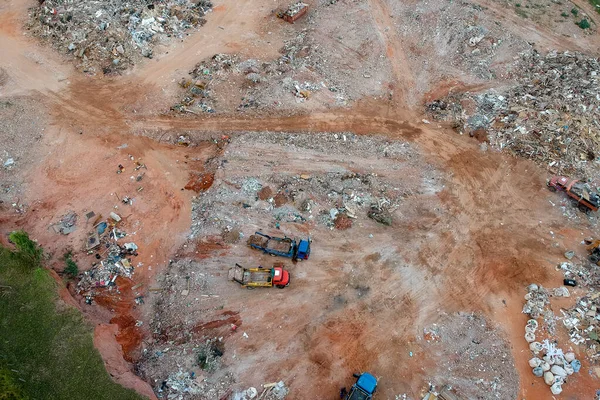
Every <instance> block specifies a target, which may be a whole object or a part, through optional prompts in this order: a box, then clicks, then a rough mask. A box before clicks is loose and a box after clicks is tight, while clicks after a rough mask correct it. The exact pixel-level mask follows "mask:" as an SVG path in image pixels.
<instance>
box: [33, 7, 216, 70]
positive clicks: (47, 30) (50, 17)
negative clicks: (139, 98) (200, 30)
mask: <svg viewBox="0 0 600 400" xmlns="http://www.w3.org/2000/svg"><path fill="white" fill-rule="evenodd" d="M211 8H212V4H211V2H210V1H207V0H200V1H193V2H192V1H188V0H167V1H160V2H147V1H144V0H125V1H121V0H109V1H87V0H69V1H67V0H46V1H41V2H40V5H39V6H37V7H33V8H31V9H30V21H29V27H30V31H32V32H33V34H34V35H36V36H39V37H41V38H43V39H46V40H48V41H50V42H51V43H52V44H53V45H54V47H56V48H57V49H58V50H59V51H61V52H63V53H67V54H70V55H72V56H73V57H75V58H76V60H77V62H78V66H79V67H80V68H82V69H83V70H84V71H87V72H91V73H97V72H99V70H97V67H100V68H101V70H102V71H103V72H104V73H109V72H111V71H113V70H120V69H125V68H127V67H129V66H131V65H133V64H135V62H136V60H137V58H139V56H144V57H152V49H153V47H154V45H155V44H158V43H160V42H161V41H164V40H166V39H167V38H169V37H178V38H182V37H183V34H184V32H185V31H187V30H189V29H191V28H194V27H196V26H202V25H203V24H204V23H205V22H206V20H205V19H204V18H203V17H204V16H205V14H206V13H207V12H208V11H209V10H210V9H211Z"/></svg>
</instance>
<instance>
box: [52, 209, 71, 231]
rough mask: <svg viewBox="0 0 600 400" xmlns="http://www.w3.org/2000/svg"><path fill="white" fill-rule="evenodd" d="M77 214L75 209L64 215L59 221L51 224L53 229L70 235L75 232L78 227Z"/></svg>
mask: <svg viewBox="0 0 600 400" xmlns="http://www.w3.org/2000/svg"><path fill="white" fill-rule="evenodd" d="M76 224H77V214H76V213H75V212H74V211H70V212H69V213H67V214H66V215H64V216H63V217H62V218H61V219H60V221H59V222H57V223H56V224H53V225H50V227H51V228H52V230H54V232H56V233H62V234H63V235H68V234H69V233H72V232H75V229H77V227H76V226H75V225H76Z"/></svg>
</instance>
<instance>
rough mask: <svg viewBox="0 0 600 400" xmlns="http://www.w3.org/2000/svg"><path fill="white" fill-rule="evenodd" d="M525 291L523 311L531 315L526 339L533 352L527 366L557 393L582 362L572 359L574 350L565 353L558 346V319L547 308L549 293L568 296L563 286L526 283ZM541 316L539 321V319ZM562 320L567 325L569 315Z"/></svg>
mask: <svg viewBox="0 0 600 400" xmlns="http://www.w3.org/2000/svg"><path fill="white" fill-rule="evenodd" d="M527 290H528V291H527V294H526V295H525V305H524V306H523V313H525V314H528V315H529V316H530V318H531V319H530V320H528V321H527V324H526V325H525V340H526V341H527V343H529V349H530V350H531V352H532V354H533V358H531V359H530V360H529V366H530V367H531V368H532V372H533V374H534V375H535V376H536V377H539V378H543V380H544V382H545V383H546V385H548V386H550V391H551V392H552V394H554V395H558V394H560V393H561V392H562V390H563V389H562V386H563V385H564V384H565V383H567V380H568V377H569V376H570V375H572V374H573V373H576V372H579V370H580V369H581V361H579V360H577V359H576V358H575V354H574V353H573V352H570V351H569V352H564V351H563V350H562V349H561V348H559V347H558V344H557V341H556V338H555V337H554V336H555V334H556V321H557V318H556V317H555V315H554V313H553V312H552V310H551V309H550V296H554V297H569V296H570V293H569V290H568V289H567V288H566V287H559V288H555V289H553V290H546V289H545V288H544V287H542V286H539V285H536V284H531V285H529V286H528V288H527ZM540 317H542V323H540V322H538V319H539V318H540ZM563 323H564V324H565V326H567V327H569V325H570V324H571V322H570V321H569V319H568V318H565V319H564V320H563ZM571 337H573V336H571ZM571 341H573V339H571ZM573 343H575V344H579V343H577V342H573Z"/></svg>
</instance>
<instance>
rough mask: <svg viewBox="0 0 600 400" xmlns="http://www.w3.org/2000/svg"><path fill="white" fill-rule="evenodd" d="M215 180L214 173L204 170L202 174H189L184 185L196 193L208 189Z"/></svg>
mask: <svg viewBox="0 0 600 400" xmlns="http://www.w3.org/2000/svg"><path fill="white" fill-rule="evenodd" d="M214 180H215V174H214V173H212V172H206V173H204V174H194V173H191V174H190V180H189V182H188V183H187V184H186V185H185V189H186V190H193V191H194V192H196V193H200V192H203V191H205V190H208V189H209V188H210V187H211V186H212V184H213V182H214Z"/></svg>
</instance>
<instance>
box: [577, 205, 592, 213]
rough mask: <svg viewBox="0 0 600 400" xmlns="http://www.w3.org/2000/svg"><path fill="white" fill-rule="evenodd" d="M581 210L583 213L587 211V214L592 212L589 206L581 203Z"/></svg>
mask: <svg viewBox="0 0 600 400" xmlns="http://www.w3.org/2000/svg"><path fill="white" fill-rule="evenodd" d="M579 211H581V212H582V213H586V214H589V213H590V209H589V208H587V207H586V206H584V205H583V204H580V205H579Z"/></svg>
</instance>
